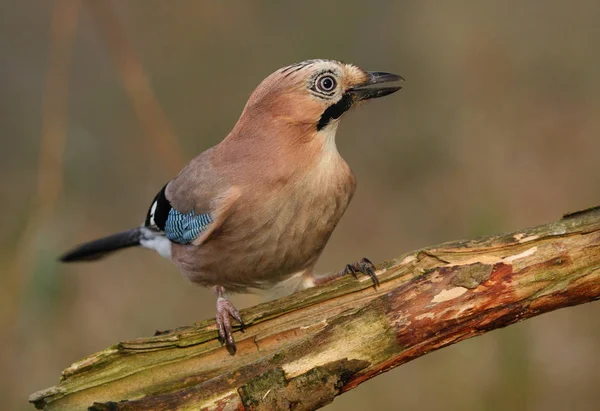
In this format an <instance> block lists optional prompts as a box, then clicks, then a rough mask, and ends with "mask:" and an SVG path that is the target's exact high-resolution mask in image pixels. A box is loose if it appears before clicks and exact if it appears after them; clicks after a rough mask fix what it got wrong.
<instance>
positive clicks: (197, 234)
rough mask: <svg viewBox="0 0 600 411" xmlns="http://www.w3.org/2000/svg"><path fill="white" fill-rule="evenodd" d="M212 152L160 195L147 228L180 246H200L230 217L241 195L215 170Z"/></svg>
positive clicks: (191, 165)
mask: <svg viewBox="0 0 600 411" xmlns="http://www.w3.org/2000/svg"><path fill="white" fill-rule="evenodd" d="M211 151H212V150H207V151H205V152H204V153H202V154H200V155H199V156H198V157H196V158H195V159H194V160H192V161H191V162H190V163H189V164H188V165H187V166H186V167H184V169H183V170H182V171H181V172H180V173H179V175H178V176H177V177H176V178H175V179H173V180H172V181H170V182H169V183H168V184H167V185H165V186H164V187H163V188H162V190H161V191H160V192H159V193H158V194H157V195H156V197H155V198H154V201H153V202H152V205H151V206H150V210H149V211H148V215H147V217H146V223H145V225H146V226H148V227H151V228H154V229H158V230H160V231H162V232H164V233H165V235H166V237H167V238H168V239H169V240H171V241H173V242H176V243H179V244H193V245H200V244H202V243H204V242H205V241H206V240H208V238H209V237H210V236H211V235H212V234H213V233H214V232H215V230H216V229H217V228H219V227H220V226H221V225H222V224H223V222H224V221H225V220H226V219H227V217H228V216H229V215H230V212H231V210H232V209H233V205H234V204H235V203H236V201H237V199H238V198H239V196H240V192H239V189H237V188H236V187H234V186H231V185H230V184H229V183H228V182H227V181H226V179H225V178H224V176H222V175H218V173H216V172H215V170H214V168H213V167H212V162H211Z"/></svg>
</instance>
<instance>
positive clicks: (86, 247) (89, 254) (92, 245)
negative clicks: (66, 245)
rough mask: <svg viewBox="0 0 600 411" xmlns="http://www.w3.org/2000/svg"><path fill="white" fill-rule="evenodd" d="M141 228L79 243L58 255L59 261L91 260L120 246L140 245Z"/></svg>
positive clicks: (120, 247) (118, 248)
mask: <svg viewBox="0 0 600 411" xmlns="http://www.w3.org/2000/svg"><path fill="white" fill-rule="evenodd" d="M142 237H143V235H142V228H141V227H137V228H132V229H131V230H127V231H123V232H121V233H117V234H113V235H109V236H108V237H104V238H99V239H98V240H94V241H90V242H89V243H84V244H81V245H79V246H77V247H75V248H74V249H72V250H71V251H69V252H67V253H66V254H64V255H63V256H61V257H60V261H63V262H71V261H92V260H98V259H100V258H102V257H104V256H106V255H107V254H109V253H112V252H114V251H117V250H120V249H122V248H127V247H134V246H137V245H140V240H141V239H142Z"/></svg>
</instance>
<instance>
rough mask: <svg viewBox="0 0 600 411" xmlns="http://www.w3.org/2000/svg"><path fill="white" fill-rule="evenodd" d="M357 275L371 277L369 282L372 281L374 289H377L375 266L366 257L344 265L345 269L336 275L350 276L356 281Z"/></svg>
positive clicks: (377, 281) (377, 280)
mask: <svg viewBox="0 0 600 411" xmlns="http://www.w3.org/2000/svg"><path fill="white" fill-rule="evenodd" d="M358 273H363V274H365V275H368V276H369V277H371V280H373V285H374V287H375V288H377V287H379V279H378V278H377V275H375V265H374V264H373V263H372V262H371V260H369V259H368V258H367V257H364V258H362V259H361V260H360V261H357V262H355V263H352V264H346V267H344V268H343V269H342V270H341V271H340V272H339V273H338V276H340V277H342V276H344V275H347V274H352V275H353V276H354V278H356V279H358Z"/></svg>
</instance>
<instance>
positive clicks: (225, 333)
mask: <svg viewBox="0 0 600 411" xmlns="http://www.w3.org/2000/svg"><path fill="white" fill-rule="evenodd" d="M231 317H233V318H234V319H235V320H236V321H237V322H238V323H240V329H241V331H242V332H244V321H243V320H242V316H241V315H240V312H239V311H238V310H237V308H235V307H234V306H233V303H232V302H231V301H229V300H228V299H227V298H225V297H223V296H221V295H219V296H218V297H217V328H218V330H219V341H220V342H221V344H223V343H224V344H225V346H226V347H227V351H228V352H229V354H231V355H233V354H235V351H236V347H235V340H234V338H233V327H232V326H231Z"/></svg>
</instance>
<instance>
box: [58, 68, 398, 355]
mask: <svg viewBox="0 0 600 411" xmlns="http://www.w3.org/2000/svg"><path fill="white" fill-rule="evenodd" d="M401 81H403V79H402V77H400V76H398V75H395V74H391V73H384V72H367V71H364V70H362V69H361V68H359V67H357V66H355V65H351V64H344V63H341V62H338V61H333V60H308V61H303V62H300V63H297V64H293V65H291V66H287V67H284V68H281V69H279V70H277V71H275V72H274V73H272V74H271V75H269V76H268V77H267V78H266V79H264V80H263V81H262V83H260V85H259V86H258V87H257V88H256V90H254V92H253V93H252V94H251V95H250V98H249V99H248V102H247V103H246V106H245V108H244V110H243V112H242V114H241V116H240V118H239V120H238V122H237V124H236V125H235V126H234V127H233V129H232V130H231V132H230V133H229V135H228V136H227V137H225V139H224V140H223V141H221V142H220V143H219V144H217V145H216V146H214V147H212V148H209V149H208V150H206V151H204V152H203V153H201V154H199V155H198V156H197V157H196V158H194V159H193V160H191V161H190V162H189V163H188V164H187V165H186V166H185V167H184V168H183V169H182V170H181V172H180V173H179V175H178V176H177V177H175V178H174V179H172V180H171V181H169V182H168V183H167V184H166V185H165V186H164V187H163V188H162V189H161V190H160V191H159V192H158V194H157V195H156V197H155V198H154V200H153V201H152V204H151V206H150V209H149V211H148V213H147V215H146V219H145V221H144V223H143V224H142V225H141V226H139V227H136V228H133V229H131V230H128V231H124V232H121V233H118V234H113V235H110V236H108V237H105V238H101V239H98V240H95V241H91V242H88V243H85V244H82V245H80V246H78V247H76V248H74V249H73V250H71V251H70V252H68V253H66V254H65V255H63V256H62V257H61V260H62V261H64V262H70V261H82V260H95V259H98V258H101V257H103V256H105V255H107V254H109V253H111V252H113V251H116V250H119V249H122V248H126V247H132V246H142V247H145V248H150V249H154V250H156V251H157V252H158V253H159V254H160V255H162V256H163V257H166V258H168V259H170V260H171V261H172V262H173V263H174V264H175V265H176V266H177V267H178V268H179V270H180V271H181V273H182V274H183V275H184V276H185V277H187V278H188V279H189V280H190V281H192V282H193V283H196V284H200V285H203V286H206V287H211V288H212V289H213V290H214V292H215V294H216V296H217V315H216V320H217V321H216V323H217V328H218V333H219V339H220V341H221V342H222V343H223V342H224V343H225V344H226V347H227V349H228V351H229V352H230V353H231V354H233V353H235V342H234V338H233V327H232V318H233V319H235V320H236V321H237V322H238V323H239V324H240V326H241V327H242V329H243V325H244V324H243V321H242V318H241V316H240V314H239V312H238V310H237V309H236V308H235V307H234V306H233V304H232V303H231V302H230V301H229V300H228V299H227V298H226V297H225V295H224V293H225V291H228V292H245V291H247V290H248V289H249V288H267V287H270V286H272V285H274V284H276V283H278V282H281V281H283V280H286V279H288V278H290V277H292V276H299V278H301V279H302V281H303V284H304V286H311V285H314V284H317V283H321V282H325V281H328V280H330V279H333V278H335V277H339V276H341V275H344V274H353V275H356V273H358V272H362V273H364V274H367V275H369V276H370V277H371V278H372V279H373V281H374V282H375V286H377V284H378V281H377V277H376V276H375V273H374V267H373V264H372V263H371V262H370V261H369V260H368V259H366V258H363V259H362V260H360V261H359V262H357V263H354V264H348V265H347V266H346V267H345V268H344V269H343V270H341V271H340V272H339V273H337V274H334V275H331V276H328V277H315V276H314V275H313V267H314V265H315V263H316V261H317V258H318V257H319V255H320V254H321V252H322V250H323V248H324V247H325V244H326V243H327V240H328V239H329V237H330V235H331V233H332V231H333V229H334V228H335V226H336V225H337V223H338V221H339V220H340V218H341V217H342V215H343V214H344V211H345V210H346V207H347V206H348V203H349V202H350V200H351V198H352V195H353V193H354V190H355V188H356V180H355V178H354V175H353V174H352V172H351V170H350V168H349V167H348V165H347V164H346V162H345V161H344V159H343V158H342V157H341V156H340V154H339V153H338V151H337V149H336V143H335V134H336V130H337V128H338V124H339V121H340V118H341V117H342V115H343V114H344V113H345V112H346V111H348V110H349V109H350V108H352V107H354V106H356V105H358V104H359V103H361V102H364V101H366V100H369V99H372V98H377V97H382V96H386V95H388V94H391V93H394V92H396V91H398V90H399V89H400V88H401V86H400V85H399V84H398V83H399V82H401ZM389 83H395V84H389Z"/></svg>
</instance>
